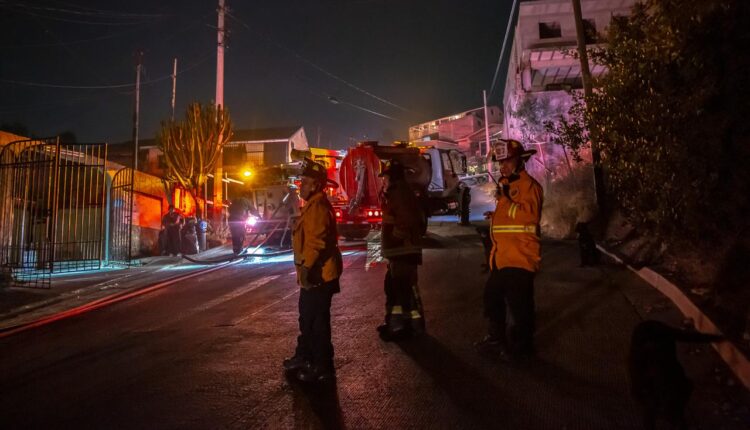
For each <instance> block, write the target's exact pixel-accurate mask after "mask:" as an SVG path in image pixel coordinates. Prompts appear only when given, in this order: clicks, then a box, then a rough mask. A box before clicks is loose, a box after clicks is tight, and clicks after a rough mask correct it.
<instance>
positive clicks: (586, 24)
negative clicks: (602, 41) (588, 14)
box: [583, 19, 599, 44]
mask: <svg viewBox="0 0 750 430" xmlns="http://www.w3.org/2000/svg"><path fill="white" fill-rule="evenodd" d="M583 36H584V38H585V40H586V44H591V43H596V42H597V40H598V39H599V37H598V35H597V33H596V21H594V20H593V19H584V20H583Z"/></svg>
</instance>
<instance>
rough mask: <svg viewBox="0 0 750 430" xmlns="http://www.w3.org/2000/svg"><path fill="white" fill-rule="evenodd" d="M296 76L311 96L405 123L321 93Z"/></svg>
mask: <svg viewBox="0 0 750 430" xmlns="http://www.w3.org/2000/svg"><path fill="white" fill-rule="evenodd" d="M294 76H295V77H296V78H297V80H298V81H300V82H301V83H302V84H304V85H306V86H305V89H307V91H308V92H309V93H310V94H312V95H314V96H316V97H320V98H322V99H323V100H326V101H328V102H329V103H333V104H342V105H346V106H350V107H353V108H354V109H359V110H361V111H363V112H367V113H370V114H372V115H376V116H379V117H381V118H386V119H390V120H393V121H399V122H404V121H402V120H400V119H398V118H393V117H391V116H388V115H386V114H383V113H380V112H376V111H374V110H371V109H367V108H366V107H363V106H359V105H356V104H354V103H351V102H348V101H346V100H340V99H339V98H338V97H334V96H332V95H330V94H325V93H323V92H321V91H319V90H316V89H314V88H312V87H311V86H307V85H308V82H306V80H305V79H304V78H302V77H301V76H299V75H297V74H295V75H294Z"/></svg>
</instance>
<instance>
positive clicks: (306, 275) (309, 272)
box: [284, 160, 343, 382]
mask: <svg viewBox="0 0 750 430" xmlns="http://www.w3.org/2000/svg"><path fill="white" fill-rule="evenodd" d="M301 176H302V184H301V186H300V197H302V199H303V200H304V201H305V205H304V206H303V207H302V211H301V215H300V217H299V219H298V220H297V222H296V223H295V225H294V230H293V233H292V248H293V250H294V266H295V267H296V269H297V283H298V284H299V286H300V288H301V291H300V295H299V329H300V335H299V336H298V337H297V349H296V351H295V354H294V356H292V357H291V358H288V359H286V360H284V369H286V370H287V371H289V372H294V376H295V377H296V378H297V379H299V380H301V381H304V382H325V381H328V380H332V379H333V378H334V377H335V376H334V367H333V344H332V343H331V299H332V298H333V295H334V294H336V293H338V292H339V278H340V277H341V272H342V270H343V265H342V258H341V252H340V251H339V248H338V235H337V233H336V217H335V214H334V211H333V207H332V206H331V203H330V202H329V201H328V198H327V197H326V195H325V193H324V189H325V187H326V185H327V181H328V179H327V175H326V169H325V167H323V166H322V165H320V164H318V163H315V162H313V161H310V160H305V162H304V164H303V172H302V175H301Z"/></svg>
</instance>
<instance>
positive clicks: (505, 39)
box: [489, 0, 518, 97]
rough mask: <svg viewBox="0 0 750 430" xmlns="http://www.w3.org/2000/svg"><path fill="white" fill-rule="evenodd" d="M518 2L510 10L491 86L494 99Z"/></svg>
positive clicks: (516, 0) (515, 1)
mask: <svg viewBox="0 0 750 430" xmlns="http://www.w3.org/2000/svg"><path fill="white" fill-rule="evenodd" d="M517 4H518V0H513V6H512V7H511V9H510V17H508V25H507V26H506V27H505V37H504V38H503V47H502V48H501V49H500V57H499V58H498V59H497V67H495V76H494V77H493V78H492V85H491V86H490V92H489V97H492V93H493V92H494V91H495V84H497V77H498V74H499V73H500V63H502V62H503V58H505V47H506V46H507V43H508V35H509V34H510V27H511V26H512V25H513V18H514V16H515V12H516V5H517Z"/></svg>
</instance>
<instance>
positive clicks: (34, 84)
mask: <svg viewBox="0 0 750 430" xmlns="http://www.w3.org/2000/svg"><path fill="white" fill-rule="evenodd" d="M212 57H213V53H211V54H208V55H206V56H204V57H202V58H201V59H200V60H198V61H196V62H194V63H193V64H191V65H189V66H188V67H186V68H184V69H182V70H181V71H179V72H178V73H177V75H180V74H182V73H185V72H187V71H189V70H192V69H194V68H196V67H198V66H199V65H201V64H203V63H204V62H205V61H206V60H208V59H209V58H212ZM167 79H172V74H171V73H170V74H168V75H164V76H160V77H158V78H154V79H149V80H148V81H143V82H141V85H150V84H155V83H158V82H162V81H165V80H167ZM0 82H2V83H6V84H13V85H24V86H28V87H40V88H59V89H72V90H108V89H117V88H130V87H133V86H135V84H134V83H132V82H131V83H127V84H115V85H66V84H50V83H46V82H30V81H18V80H14V79H3V78H0Z"/></svg>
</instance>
